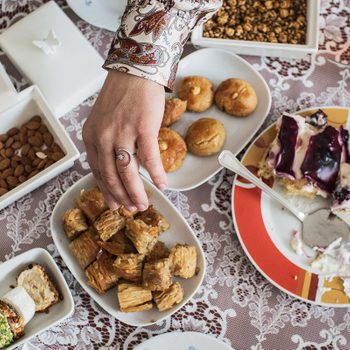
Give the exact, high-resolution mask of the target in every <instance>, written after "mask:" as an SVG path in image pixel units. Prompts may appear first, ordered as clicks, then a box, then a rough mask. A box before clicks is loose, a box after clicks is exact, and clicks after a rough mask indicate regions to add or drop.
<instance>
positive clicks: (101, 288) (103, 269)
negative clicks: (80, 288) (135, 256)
mask: <svg viewBox="0 0 350 350" xmlns="http://www.w3.org/2000/svg"><path fill="white" fill-rule="evenodd" d="M113 261H114V257H113V256H112V255H110V254H109V253H106V252H103V253H102V254H101V255H100V256H99V257H98V258H97V259H96V260H95V261H94V262H93V263H92V264H90V265H89V266H88V267H87V269H86V270H85V275H86V277H87V278H88V284H89V285H90V286H91V287H92V288H94V289H95V290H96V291H97V293H99V294H104V293H105V292H106V291H107V290H108V289H110V288H112V287H113V286H115V285H116V284H117V281H118V274H117V272H116V271H115V269H114V267H113Z"/></svg>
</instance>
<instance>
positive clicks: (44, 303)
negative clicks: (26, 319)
mask: <svg viewBox="0 0 350 350" xmlns="http://www.w3.org/2000/svg"><path fill="white" fill-rule="evenodd" d="M17 286H21V287H23V288H24V289H25V290H26V292H27V293H28V294H29V295H30V297H31V298H32V299H33V301H34V303H35V311H36V312H44V311H47V310H48V309H49V308H50V307H51V306H52V305H55V304H57V303H58V302H59V301H60V295H59V293H58V290H57V289H56V287H55V285H54V284H53V282H52V281H51V279H50V277H49V276H48V275H47V273H46V271H45V268H44V267H43V266H41V265H38V264H32V265H30V266H29V267H28V268H27V269H25V270H23V271H22V272H21V273H20V274H19V275H18V277H17Z"/></svg>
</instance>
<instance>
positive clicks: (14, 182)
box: [6, 176, 19, 187]
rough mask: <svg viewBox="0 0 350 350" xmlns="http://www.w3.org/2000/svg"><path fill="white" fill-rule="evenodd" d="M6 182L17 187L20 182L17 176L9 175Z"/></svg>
mask: <svg viewBox="0 0 350 350" xmlns="http://www.w3.org/2000/svg"><path fill="white" fill-rule="evenodd" d="M6 182H7V183H8V184H9V186H10V187H16V186H17V185H18V183H19V181H18V179H17V177H15V176H9V177H7V179H6Z"/></svg>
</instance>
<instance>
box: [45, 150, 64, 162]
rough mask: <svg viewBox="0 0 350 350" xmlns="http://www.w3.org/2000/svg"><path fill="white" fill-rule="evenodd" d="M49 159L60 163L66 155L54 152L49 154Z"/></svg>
mask: <svg viewBox="0 0 350 350" xmlns="http://www.w3.org/2000/svg"><path fill="white" fill-rule="evenodd" d="M48 157H49V158H50V159H52V160H54V161H58V160H59V159H61V158H63V157H64V154H63V153H62V152H53V153H49V154H48Z"/></svg>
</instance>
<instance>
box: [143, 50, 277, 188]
mask: <svg viewBox="0 0 350 350" xmlns="http://www.w3.org/2000/svg"><path fill="white" fill-rule="evenodd" d="M188 75H199V76H204V77H206V78H208V79H209V80H211V81H212V82H213V85H214V89H216V88H217V87H218V85H219V84H220V83H221V82H222V81H224V80H226V79H228V78H239V79H244V80H246V81H248V82H249V83H250V84H251V85H252V86H253V88H254V89H255V91H256V94H257V96H258V105H257V108H256V109H255V111H254V112H253V113H252V114H251V115H249V116H248V117H245V118H236V117H232V116H230V115H228V114H226V113H224V112H222V111H220V110H219V109H218V108H217V107H216V105H215V104H214V105H213V106H212V107H211V108H209V109H208V110H207V111H205V112H202V113H191V112H185V113H184V114H183V116H182V117H181V119H180V120H179V121H177V122H176V123H175V124H173V125H171V126H170V128H171V129H174V130H176V131H177V132H178V133H179V134H180V135H181V136H182V137H185V135H186V132H187V129H188V127H189V126H190V125H191V124H192V123H193V122H195V121H196V120H198V119H199V118H204V117H210V118H215V119H218V120H219V121H221V122H222V123H223V124H224V126H225V129H226V134H227V137H226V141H225V144H224V147H223V149H228V150H230V151H231V152H233V153H234V154H237V153H239V152H240V151H241V150H242V149H243V148H244V147H245V145H246V144H247V143H248V142H249V141H250V139H251V138H252V137H253V136H254V134H255V133H256V132H257V131H258V129H259V128H260V126H261V125H262V123H263V122H264V120H265V118H266V116H267V115H268V113H269V111H270V106H271V94H270V90H269V87H268V86H267V84H266V82H265V80H264V78H263V77H262V76H261V75H260V74H259V73H258V72H257V71H256V70H255V69H254V68H253V67H252V66H251V65H250V64H249V63H248V62H246V61H245V60H244V59H243V58H241V57H239V56H237V55H235V54H234V53H232V52H229V51H225V50H220V49H203V50H198V51H196V52H193V53H192V54H190V55H188V56H186V57H185V58H183V59H182V60H181V61H180V63H179V68H178V73H177V79H176V82H175V91H176V87H177V86H178V84H179V82H180V80H182V79H183V78H184V77H186V76H188ZM217 156H218V154H216V155H213V156H210V157H198V156H195V155H193V154H191V153H190V152H187V155H186V158H185V160H184V162H183V164H182V166H181V168H179V169H178V170H176V171H174V172H172V173H168V174H167V178H168V188H169V189H171V190H176V191H187V190H190V189H192V188H195V187H197V186H199V185H201V184H203V183H204V182H206V181H207V180H208V179H210V178H211V177H212V176H214V175H215V174H216V173H217V172H219V171H220V170H221V169H222V167H221V166H220V165H219V163H218V161H217ZM141 172H142V173H143V174H144V175H145V176H147V177H149V175H148V173H147V172H146V171H145V169H142V168H141Z"/></svg>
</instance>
